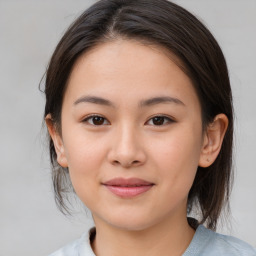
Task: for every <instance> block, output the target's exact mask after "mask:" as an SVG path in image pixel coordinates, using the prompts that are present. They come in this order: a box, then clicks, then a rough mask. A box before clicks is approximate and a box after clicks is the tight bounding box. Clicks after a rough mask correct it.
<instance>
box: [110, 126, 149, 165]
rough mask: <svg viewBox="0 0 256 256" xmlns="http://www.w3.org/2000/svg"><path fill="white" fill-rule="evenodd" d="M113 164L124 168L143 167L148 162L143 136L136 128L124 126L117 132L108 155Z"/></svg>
mask: <svg viewBox="0 0 256 256" xmlns="http://www.w3.org/2000/svg"><path fill="white" fill-rule="evenodd" d="M108 160H109V162H110V163H111V164H113V165H116V166H118V165H119V166H122V167H124V168H130V167H135V166H136V167H137V166H141V165H143V164H144V163H145V161H146V153H145V151H144V146H143V142H142V138H141V136H140V135H139V134H138V131H137V132H136V128H135V127H134V128H131V127H129V126H127V125H123V126H122V127H120V128H119V129H118V130H116V131H115V134H114V139H113V140H112V142H111V149H110V151H109V154H108Z"/></svg>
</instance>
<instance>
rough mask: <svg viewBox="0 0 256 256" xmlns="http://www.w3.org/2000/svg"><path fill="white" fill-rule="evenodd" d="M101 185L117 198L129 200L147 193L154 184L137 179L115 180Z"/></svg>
mask: <svg viewBox="0 0 256 256" xmlns="http://www.w3.org/2000/svg"><path fill="white" fill-rule="evenodd" d="M102 185H104V186H105V187H106V188H107V189H108V190H109V191H110V192H112V193H113V194H115V195H117V196H119V197H123V198H131V197H135V196H138V195H140V194H143V193H145V192H147V191H149V190H150V189H151V188H152V187H153V186H154V185H155V184H154V183H152V182H148V181H146V180H142V179H138V178H130V179H124V178H116V179H112V180H109V181H107V182H104V183H102Z"/></svg>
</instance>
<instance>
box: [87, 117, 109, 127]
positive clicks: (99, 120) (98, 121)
mask: <svg viewBox="0 0 256 256" xmlns="http://www.w3.org/2000/svg"><path fill="white" fill-rule="evenodd" d="M83 123H89V124H91V125H95V126H100V125H108V124H109V122H108V121H107V119H106V118H104V117H102V116H99V115H90V116H87V117H86V118H85V119H83Z"/></svg>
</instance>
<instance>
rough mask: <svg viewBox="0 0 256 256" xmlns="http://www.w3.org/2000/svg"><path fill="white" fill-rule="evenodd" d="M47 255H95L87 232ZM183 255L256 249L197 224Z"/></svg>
mask: <svg viewBox="0 0 256 256" xmlns="http://www.w3.org/2000/svg"><path fill="white" fill-rule="evenodd" d="M49 256H95V254H94V253H93V250H92V248H91V246H90V238H89V232H87V233H85V234H83V235H82V236H81V238H80V239H78V240H76V241H74V242H72V243H70V244H68V245H67V246H65V247H63V248H61V249H59V250H58V251H56V252H55V253H53V254H51V255H49ZM183 256H256V249H254V248H253V247H252V246H250V245H249V244H247V243H245V242H243V241H241V240H239V239H237V238H235V237H232V236H226V235H221V234H218V233H215V232H213V231H211V230H209V229H207V228H205V227H204V226H203V225H199V226H198V228H197V229H196V232H195V235H194V237H193V239H192V241H191V243H190V245H189V247H188V248H187V250H186V251H185V252H184V254H183Z"/></svg>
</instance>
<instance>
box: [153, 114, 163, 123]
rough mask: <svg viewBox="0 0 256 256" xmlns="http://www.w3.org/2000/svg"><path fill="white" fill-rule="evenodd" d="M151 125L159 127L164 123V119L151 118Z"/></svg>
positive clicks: (158, 117)
mask: <svg viewBox="0 0 256 256" xmlns="http://www.w3.org/2000/svg"><path fill="white" fill-rule="evenodd" d="M153 123H154V124H155V125H161V124H163V123H164V118H163V117H161V116H157V117H154V118H153Z"/></svg>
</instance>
